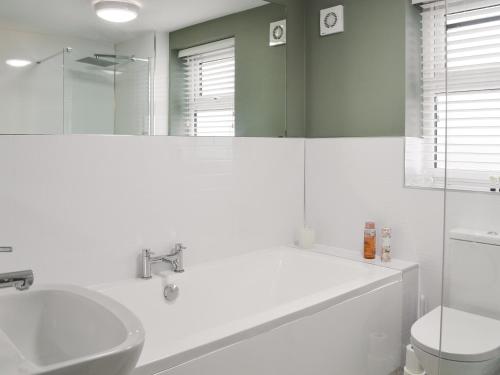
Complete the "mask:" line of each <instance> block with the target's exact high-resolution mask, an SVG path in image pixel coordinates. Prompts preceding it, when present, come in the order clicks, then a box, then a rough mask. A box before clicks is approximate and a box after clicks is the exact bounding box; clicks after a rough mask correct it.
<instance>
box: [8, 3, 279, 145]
mask: <svg viewBox="0 0 500 375" xmlns="http://www.w3.org/2000/svg"><path fill="white" fill-rule="evenodd" d="M109 4H111V5H112V6H111V7H109V6H108V5H109ZM285 19H286V7H284V6H281V5H276V4H270V3H268V2H265V1H261V0H235V1H227V0H214V1H211V2H210V4H207V3H205V2H201V1H199V0H185V1H182V2H176V3H171V2H168V3H167V2H165V1H163V0H140V2H137V1H135V0H134V1H132V0H113V1H106V2H105V1H103V0H46V1H43V2H41V1H34V0H2V2H0V30H1V32H0V97H1V98H2V100H0V112H1V113H2V114H3V120H2V122H1V123H0V134H128V135H167V134H170V135H189V136H203V135H210V136H284V135H286V76H285V74H286V45H285V44H283V43H278V44H277V45H275V46H271V43H270V42H271V41H270V35H272V34H273V33H272V30H271V31H270V24H271V23H272V22H275V21H281V20H283V21H284V20H285ZM279 31H285V32H284V33H281V34H284V35H280V34H279V33H278V34H277V33H276V32H275V33H274V34H275V35H278V36H282V39H283V40H285V37H286V29H285V28H282V29H279Z"/></svg>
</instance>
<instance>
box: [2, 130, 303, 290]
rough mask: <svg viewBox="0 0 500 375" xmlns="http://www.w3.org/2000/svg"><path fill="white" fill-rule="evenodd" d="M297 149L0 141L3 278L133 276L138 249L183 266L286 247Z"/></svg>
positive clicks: (298, 192)
mask: <svg viewBox="0 0 500 375" xmlns="http://www.w3.org/2000/svg"><path fill="white" fill-rule="evenodd" d="M303 143H304V141H303V140H300V139H257V138H254V139H248V138H243V139H242V138H236V139H232V138H223V139H212V138H177V137H126V136H124V137H106V136H47V137H40V136H38V137H37V136H3V137H0V176H1V183H0V208H1V209H0V243H1V245H11V246H14V248H15V252H14V253H13V254H0V272H4V271H12V270H16V269H21V268H32V269H33V270H34V271H35V274H36V278H37V282H69V283H78V284H94V283H99V282H105V281H109V280H116V279H122V278H128V277H133V276H135V274H136V267H137V256H138V254H139V252H140V250H141V249H142V248H144V247H151V248H152V249H153V251H157V252H163V251H167V250H168V249H169V248H170V246H171V245H172V244H173V243H174V242H175V241H183V242H185V244H186V245H187V246H188V248H189V249H188V250H187V252H186V260H185V262H186V266H187V267H189V266H190V265H193V264H196V263H199V262H203V261H207V260H211V259H214V258H219V257H226V256H231V255H236V254H238V253H242V252H245V251H249V250H253V249H258V248H264V247H268V246H273V245H279V244H285V243H290V242H292V240H293V233H294V230H295V228H297V227H298V226H299V225H301V224H302V219H303V205H302V197H303V185H304V184H303Z"/></svg>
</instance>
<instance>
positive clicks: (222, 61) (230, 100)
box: [179, 39, 235, 136]
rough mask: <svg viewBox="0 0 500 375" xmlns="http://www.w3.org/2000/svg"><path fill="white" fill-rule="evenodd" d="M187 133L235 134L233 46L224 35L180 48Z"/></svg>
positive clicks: (200, 134) (204, 134) (205, 134)
mask: <svg viewBox="0 0 500 375" xmlns="http://www.w3.org/2000/svg"><path fill="white" fill-rule="evenodd" d="M179 58H180V59H181V61H182V65H183V70H182V73H183V79H184V93H183V94H184V103H185V105H184V112H183V118H184V125H185V134H186V135H190V136H234V135H235V131H234V125H235V113H234V96H235V50H234V39H227V40H224V41H219V42H215V43H210V44H205V45H203V46H199V47H194V48H190V49H188V50H183V51H180V52H179Z"/></svg>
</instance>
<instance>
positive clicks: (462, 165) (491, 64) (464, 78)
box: [406, 0, 500, 190]
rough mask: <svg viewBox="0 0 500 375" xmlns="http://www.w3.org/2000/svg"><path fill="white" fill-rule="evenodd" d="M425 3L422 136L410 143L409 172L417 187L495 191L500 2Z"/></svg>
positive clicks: (499, 142)
mask: <svg viewBox="0 0 500 375" xmlns="http://www.w3.org/2000/svg"><path fill="white" fill-rule="evenodd" d="M421 7H422V13H421V16H422V33H421V35H422V76H421V78H422V100H421V104H422V105H421V111H422V124H421V138H420V140H419V141H416V140H413V141H412V142H410V143H409V144H407V148H408V149H409V152H408V153H407V160H406V162H407V171H408V164H410V168H409V170H410V174H411V172H413V178H414V182H415V181H416V182H417V183H415V185H419V186H422V185H424V186H425V185H429V186H435V187H443V186H445V182H446V186H447V187H448V188H451V189H461V190H489V187H490V177H492V176H494V177H500V0H495V1H492V0H448V1H447V2H446V3H445V2H444V1H437V2H432V3H425V4H422V5H421ZM445 168H446V174H445ZM445 178H446V181H445V180H444V179H445ZM410 184H411V183H410Z"/></svg>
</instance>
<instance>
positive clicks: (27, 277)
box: [0, 246, 35, 290]
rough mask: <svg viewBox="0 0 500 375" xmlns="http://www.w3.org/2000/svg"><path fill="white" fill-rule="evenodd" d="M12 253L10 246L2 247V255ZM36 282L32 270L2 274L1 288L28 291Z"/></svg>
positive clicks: (0, 278)
mask: <svg viewBox="0 0 500 375" xmlns="http://www.w3.org/2000/svg"><path fill="white" fill-rule="evenodd" d="M12 251H13V249H12V247H10V246H2V247H0V253H12ZM34 281H35V277H34V276H33V271H31V270H26V271H16V272H7V273H0V288H8V287H14V288H16V289H18V290H26V289H29V287H30V286H32V285H33V282H34Z"/></svg>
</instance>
